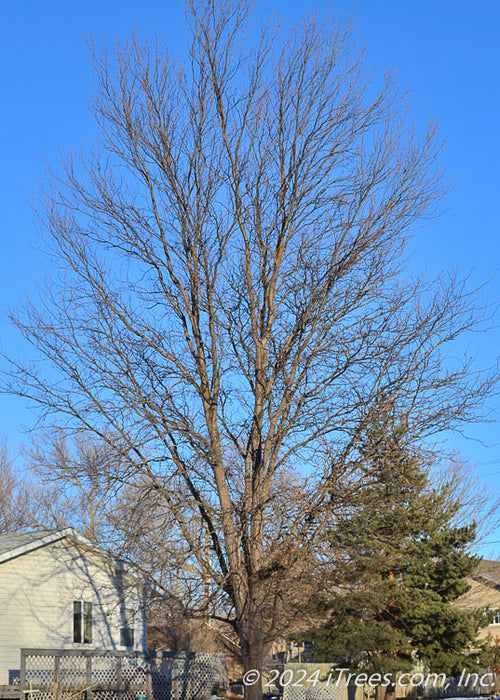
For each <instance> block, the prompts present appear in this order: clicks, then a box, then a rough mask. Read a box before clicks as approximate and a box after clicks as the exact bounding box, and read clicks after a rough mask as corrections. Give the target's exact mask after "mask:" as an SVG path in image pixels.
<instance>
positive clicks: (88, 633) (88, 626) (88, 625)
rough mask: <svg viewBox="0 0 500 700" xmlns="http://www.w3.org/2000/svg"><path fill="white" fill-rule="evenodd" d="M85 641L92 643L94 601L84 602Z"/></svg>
mask: <svg viewBox="0 0 500 700" xmlns="http://www.w3.org/2000/svg"><path fill="white" fill-rule="evenodd" d="M83 641H84V643H85V644H91V643H92V603H84V604H83Z"/></svg>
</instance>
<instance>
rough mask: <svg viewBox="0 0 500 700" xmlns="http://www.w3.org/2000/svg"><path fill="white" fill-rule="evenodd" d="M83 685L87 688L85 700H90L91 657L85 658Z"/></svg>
mask: <svg viewBox="0 0 500 700" xmlns="http://www.w3.org/2000/svg"><path fill="white" fill-rule="evenodd" d="M85 685H86V686H87V691H86V696H87V700H92V656H90V654H89V655H88V656H87V661H86V665H85Z"/></svg>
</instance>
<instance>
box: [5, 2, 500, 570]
mask: <svg viewBox="0 0 500 700" xmlns="http://www.w3.org/2000/svg"><path fill="white" fill-rule="evenodd" d="M321 7H323V8H324V7H325V5H324V4H323V5H322V4H321V3H316V4H313V3H311V2H307V1H306V0H296V2H295V3H293V7H291V6H290V3H288V2H284V0H267V2H264V1H263V0H257V1H256V10H257V13H258V14H259V15H261V16H262V17H265V16H267V15H268V14H269V13H271V12H274V13H276V14H278V15H282V16H284V17H285V18H291V19H297V18H299V17H300V16H301V15H303V14H304V13H306V12H308V11H309V10H313V9H315V8H321ZM330 7H331V9H332V10H334V11H338V12H340V13H345V12H351V11H352V12H353V14H354V20H355V28H356V31H357V32H359V34H360V36H361V38H362V40H363V42H364V44H365V47H366V62H367V66H368V67H369V68H370V69H378V70H382V71H383V70H385V69H387V68H394V67H396V68H399V76H400V83H401V85H402V86H403V88H405V89H408V91H409V98H410V102H411V105H412V115H413V116H414V117H415V119H416V120H417V121H418V122H420V123H421V124H423V123H424V122H425V120H426V119H427V118H429V117H430V116H432V117H435V118H437V119H438V120H439V122H440V128H441V134H442V135H443V137H446V138H447V145H446V150H445V155H444V163H445V164H446V168H447V171H448V174H449V176H450V177H452V178H453V179H454V180H455V181H456V185H455V188H454V190H453V191H452V192H451V194H450V195H449V196H448V199H447V201H446V210H445V211H444V213H443V214H442V216H441V217H440V218H439V219H438V220H436V221H434V222H432V223H431V224H430V225H428V226H427V227H426V228H425V229H423V230H419V231H417V234H416V236H415V240H414V243H413V246H412V250H413V251H414V255H413V260H412V266H414V267H415V268H426V269H427V270H429V271H430V272H432V273H438V272H439V271H441V270H444V269H446V268H449V267H454V268H456V269H457V270H458V271H459V273H461V274H463V275H465V274H468V273H470V272H472V277H473V280H474V281H476V282H481V281H483V280H486V279H489V278H491V277H492V276H494V275H496V277H494V278H493V281H492V282H491V284H490V285H489V288H488V291H487V292H486V293H485V295H487V298H488V300H489V301H490V302H492V303H497V304H498V303H499V302H500V277H499V274H498V267H499V265H498V260H499V254H500V221H499V216H498V205H499V204H500V197H499V192H498V190H499V175H498V169H499V164H500V136H499V128H500V91H499V87H500V42H499V39H498V37H499V34H500V3H498V2H497V1H496V0H476V2H472V1H468V0H467V1H466V0H453V1H452V0H440V1H439V2H436V1H435V0H434V1H433V2H431V0H357V1H356V0H354V1H352V2H351V1H350V0H337V1H333V2H331V3H330ZM183 21H184V20H183V6H182V1H181V0H163V1H160V0H145V1H144V2H143V3H142V4H140V3H138V2H137V0H134V1H132V0H120V2H118V0H101V1H100V2H98V1H97V0H87V1H81V2H74V3H69V2H67V1H66V0H65V1H64V2H63V1H62V0H45V1H44V2H40V0H27V1H25V2H23V1H22V0H20V1H19V2H10V3H6V4H5V6H4V8H3V12H2V26H1V32H2V41H1V47H2V48H1V49H0V50H1V60H2V71H1V73H2V78H1V80H2V85H1V95H2V97H3V107H2V110H1V111H0V134H1V139H2V151H1V152H2V160H3V163H2V165H3V167H2V169H1V172H2V176H3V182H2V187H1V191H0V196H1V198H2V202H1V212H2V220H1V221H2V223H1V234H0V235H1V242H2V255H1V257H0V309H1V310H2V311H5V310H6V309H7V308H8V306H10V305H15V304H16V303H18V302H19V301H20V300H21V299H22V297H23V294H24V293H25V292H28V293H30V292H33V290H34V288H35V282H36V279H37V278H38V279H39V278H41V277H42V276H43V274H44V270H45V268H46V261H45V260H44V258H43V257H42V256H41V255H40V254H39V253H37V251H36V222H35V217H34V215H33V213H32V210H31V206H30V199H31V196H32V195H33V194H36V192H37V189H38V185H39V182H40V181H41V179H42V178H43V175H44V162H45V161H48V162H53V161H54V160H56V159H57V158H58V153H59V152H60V151H62V152H68V150H69V149H72V148H78V147H79V146H80V145H84V146H85V145H86V144H88V143H90V142H91V141H92V139H93V138H94V136H95V134H96V129H95V126H94V124H93V121H92V118H91V116H90V114H89V112H88V110H87V106H86V101H87V99H88V97H89V95H90V93H91V91H92V83H93V74H92V70H91V68H90V65H89V62H88V52H87V49H86V45H85V38H86V37H94V38H95V39H96V40H97V42H101V41H110V42H111V41H112V40H113V39H114V38H115V37H117V36H120V35H124V34H127V33H130V31H131V30H132V28H133V27H136V28H137V29H138V30H139V31H140V33H142V34H151V33H153V32H155V31H157V32H159V33H160V34H162V35H163V36H164V37H165V39H166V40H168V41H169V42H170V43H171V44H172V45H173V46H174V50H175V49H177V48H179V47H180V46H181V45H182V42H183V39H184V28H183ZM0 340H1V342H2V345H3V347H4V349H7V350H9V351H10V352H11V353H12V352H21V347H20V346H19V345H18V341H17V340H16V338H15V336H14V334H13V332H12V331H11V330H10V328H9V326H8V324H7V322H6V321H5V318H4V317H2V318H0ZM477 343H478V346H479V348H480V354H481V357H482V360H483V362H484V363H492V362H493V360H494V357H495V354H496V353H498V352H499V350H500V332H499V331H491V332H490V333H488V334H485V335H483V336H481V337H478V338H477ZM0 417H1V421H0V434H3V435H5V436H7V437H8V439H9V442H10V444H11V445H12V446H13V447H16V446H17V445H18V444H19V443H21V442H22V441H23V439H24V437H23V434H22V426H23V425H24V426H30V425H33V423H34V420H35V418H36V415H35V414H34V413H32V412H29V411H28V410H27V407H26V405H25V404H24V403H23V402H22V401H21V400H19V399H14V398H12V397H1V396H0ZM499 422H500V399H498V400H497V402H496V416H495V417H494V422H492V423H491V424H489V425H487V426H479V427H477V428H475V429H473V430H472V434H473V435H474V436H476V437H478V438H481V439H483V440H485V441H487V442H488V443H489V446H482V445H480V444H478V443H477V442H470V441H468V442H466V441H463V440H460V441H459V440H458V439H457V441H456V444H457V446H459V447H460V449H461V451H462V453H463V455H464V456H465V457H466V458H467V459H468V460H469V461H470V462H471V463H472V464H475V465H476V466H475V470H476V473H477V475H478V482H482V483H485V484H487V485H489V486H490V487H491V489H492V490H493V491H494V492H496V493H497V494H498V493H499V492H500V489H499V487H498V486H497V484H498V483H500V434H499V424H500V423H499ZM490 542H491V545H486V546H485V547H484V548H483V550H482V551H483V552H484V553H485V554H486V555H494V556H495V557H496V556H499V557H500V529H499V530H497V532H496V533H494V534H493V535H492V536H491V537H490ZM497 542H498V544H497Z"/></svg>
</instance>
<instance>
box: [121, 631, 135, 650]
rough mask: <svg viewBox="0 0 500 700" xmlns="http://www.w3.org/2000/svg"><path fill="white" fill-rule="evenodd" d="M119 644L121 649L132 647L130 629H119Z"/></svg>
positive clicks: (132, 638) (132, 640)
mask: <svg viewBox="0 0 500 700" xmlns="http://www.w3.org/2000/svg"><path fill="white" fill-rule="evenodd" d="M120 644H121V646H122V647H133V646H134V630H133V629H132V628H131V627H122V628H121V629H120Z"/></svg>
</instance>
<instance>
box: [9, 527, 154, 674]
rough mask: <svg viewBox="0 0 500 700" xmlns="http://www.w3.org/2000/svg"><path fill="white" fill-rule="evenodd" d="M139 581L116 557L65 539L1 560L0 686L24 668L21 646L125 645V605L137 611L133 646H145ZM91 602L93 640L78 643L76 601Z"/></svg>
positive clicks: (85, 647) (136, 647) (113, 646)
mask: <svg viewBox="0 0 500 700" xmlns="http://www.w3.org/2000/svg"><path fill="white" fill-rule="evenodd" d="M141 596H142V593H141V591H140V587H139V586H138V584H137V582H136V581H135V580H134V582H133V583H132V580H131V579H129V578H128V577H126V576H125V577H124V576H123V575H122V572H120V571H119V570H117V569H116V567H115V565H114V563H113V561H112V560H106V559H105V558H104V557H102V556H101V555H99V554H97V553H94V552H92V551H89V550H85V549H83V548H82V547H81V546H80V545H79V544H75V543H73V542H71V541H69V540H61V541H59V542H55V543H53V544H49V545H46V546H44V547H42V548H40V549H38V550H35V551H32V552H29V553H27V554H24V555H22V556H18V557H17V558H15V559H12V560H9V561H6V562H3V563H1V564H0V685H2V684H6V683H9V679H12V677H13V675H15V673H16V671H18V670H19V667H20V649H21V648H26V647H28V648H37V647H39V648H49V649H77V648H79V647H80V648H82V649H92V648H96V649H124V647H121V646H120V627H121V626H123V620H124V616H125V610H129V609H133V610H136V611H137V614H136V616H135V619H134V648H135V649H138V650H145V649H146V619H145V611H144V606H143V601H142V600H141ZM75 600H82V601H90V602H92V623H93V624H92V643H90V644H76V643H74V642H73V601H75Z"/></svg>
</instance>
